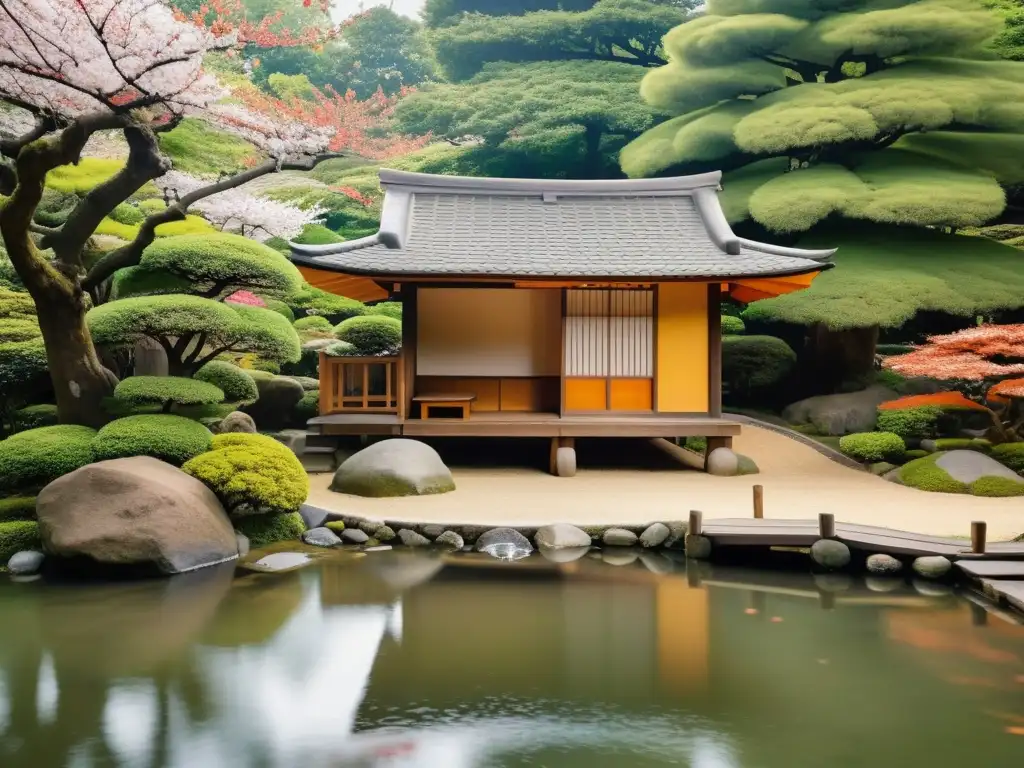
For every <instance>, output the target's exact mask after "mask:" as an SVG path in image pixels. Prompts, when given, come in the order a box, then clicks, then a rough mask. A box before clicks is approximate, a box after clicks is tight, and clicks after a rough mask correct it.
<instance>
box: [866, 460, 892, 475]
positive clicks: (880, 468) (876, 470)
mask: <svg viewBox="0 0 1024 768" xmlns="http://www.w3.org/2000/svg"><path fill="white" fill-rule="evenodd" d="M896 468H897V467H896V465H895V464H890V463H889V462H888V461H876V462H875V463H874V464H872V465H871V466H870V467H869V469H870V470H871V474H873V475H878V476H879V477H881V476H882V475H885V474H888V473H889V472H892V471H893V470H894V469H896Z"/></svg>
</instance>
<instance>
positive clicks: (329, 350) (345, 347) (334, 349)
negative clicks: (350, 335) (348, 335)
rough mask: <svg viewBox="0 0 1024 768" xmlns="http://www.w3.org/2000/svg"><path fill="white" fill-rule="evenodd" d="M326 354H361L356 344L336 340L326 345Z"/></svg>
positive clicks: (344, 355) (343, 355)
mask: <svg viewBox="0 0 1024 768" xmlns="http://www.w3.org/2000/svg"><path fill="white" fill-rule="evenodd" d="M324 354H325V355H327V356H328V357H353V356H355V355H359V354H360V352H359V350H358V349H356V347H355V344H350V343H349V342H347V341H336V342H334V343H333V344H329V345H328V346H326V347H324Z"/></svg>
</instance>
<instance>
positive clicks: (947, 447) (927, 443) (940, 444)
mask: <svg viewBox="0 0 1024 768" xmlns="http://www.w3.org/2000/svg"><path fill="white" fill-rule="evenodd" d="M921 448H922V449H923V450H925V451H927V452H929V453H941V452H943V451H981V452H982V453H989V452H990V451H991V450H992V443H990V442H989V441H988V440H982V439H980V438H971V437H941V438H939V439H937V440H922V441H921Z"/></svg>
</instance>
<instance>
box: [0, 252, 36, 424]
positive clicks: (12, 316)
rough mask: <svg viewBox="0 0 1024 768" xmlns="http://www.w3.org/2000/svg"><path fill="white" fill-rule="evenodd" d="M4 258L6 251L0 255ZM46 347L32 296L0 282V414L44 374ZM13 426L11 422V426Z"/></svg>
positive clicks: (6, 413) (12, 406) (17, 402)
mask: <svg viewBox="0 0 1024 768" xmlns="http://www.w3.org/2000/svg"><path fill="white" fill-rule="evenodd" d="M0 261H6V254H0ZM46 368H47V361H46V350H45V348H44V347H43V337H42V334H41V332H40V330H39V323H38V322H37V320H36V308H35V304H34V303H33V301H32V298H31V297H30V296H29V295H28V294H27V293H23V292H21V291H14V290H8V289H7V288H5V287H3V285H2V284H0V417H2V419H3V421H8V420H10V421H13V419H11V417H10V413H11V411H13V410H14V409H15V408H17V407H18V406H20V405H22V404H23V403H24V402H25V400H26V399H27V397H28V396H29V395H30V394H31V393H32V390H33V389H34V388H35V384H36V382H37V381H38V380H39V379H40V378H41V377H42V376H43V375H45V373H46ZM12 426H13V425H12Z"/></svg>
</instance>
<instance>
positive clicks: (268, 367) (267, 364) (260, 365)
mask: <svg viewBox="0 0 1024 768" xmlns="http://www.w3.org/2000/svg"><path fill="white" fill-rule="evenodd" d="M252 367H253V370H256V371H266V372H267V373H272V374H274V375H275V376H277V375H278V374H280V373H281V364H280V363H278V362H276V361H274V360H254V361H253V363H252Z"/></svg>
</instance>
